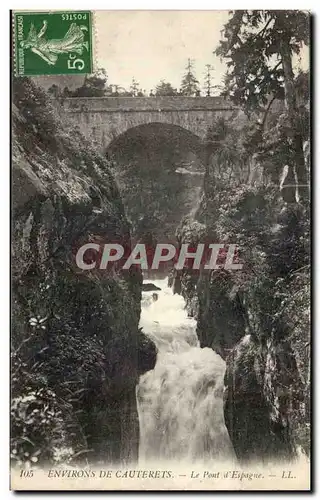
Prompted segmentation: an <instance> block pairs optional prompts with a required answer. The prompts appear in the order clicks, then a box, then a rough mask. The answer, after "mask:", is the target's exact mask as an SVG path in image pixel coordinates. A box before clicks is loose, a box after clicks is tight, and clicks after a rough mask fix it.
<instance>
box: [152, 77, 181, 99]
mask: <svg viewBox="0 0 320 500" xmlns="http://www.w3.org/2000/svg"><path fill="white" fill-rule="evenodd" d="M154 94H155V95H156V96H166V95H167V96H173V95H178V91H177V89H175V88H174V87H173V86H172V85H171V83H169V82H166V81H165V80H161V81H160V83H158V85H157V86H156V88H155V91H154Z"/></svg>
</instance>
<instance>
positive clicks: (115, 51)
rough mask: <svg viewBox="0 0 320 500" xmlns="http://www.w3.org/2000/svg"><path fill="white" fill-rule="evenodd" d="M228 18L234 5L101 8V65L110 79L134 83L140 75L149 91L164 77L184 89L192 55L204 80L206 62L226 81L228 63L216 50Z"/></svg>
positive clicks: (98, 27) (98, 24)
mask: <svg viewBox="0 0 320 500" xmlns="http://www.w3.org/2000/svg"><path fill="white" fill-rule="evenodd" d="M227 20H228V11H96V13H95V29H96V35H97V36H96V40H97V46H96V54H97V62H98V65H99V67H103V68H105V69H106V71H107V74H108V83H109V84H118V85H121V86H123V87H125V88H127V89H128V88H129V87H130V85H131V82H132V77H134V78H135V79H136V80H137V81H138V82H139V84H140V87H141V88H142V90H146V91H147V92H149V91H150V90H151V89H154V88H155V86H156V85H157V84H158V83H159V82H160V80H161V79H164V80H166V81H169V82H170V83H171V84H172V85H173V86H174V87H176V88H178V89H179V87H180V84H181V79H182V76H183V74H184V73H185V67H186V65H187V62H188V58H189V57H190V58H191V59H193V60H194V73H195V75H196V77H197V79H198V80H199V82H200V85H201V86H203V84H204V73H205V69H206V68H205V65H206V64H211V65H212V66H213V67H214V70H213V71H212V84H213V85H217V84H220V83H221V82H222V77H223V75H224V73H225V71H226V67H225V65H224V64H223V63H222V62H221V61H220V58H218V57H216V56H214V55H213V51H214V49H215V48H216V47H217V46H218V43H219V40H220V38H221V30H222V29H223V25H224V24H225V23H226V21H227Z"/></svg>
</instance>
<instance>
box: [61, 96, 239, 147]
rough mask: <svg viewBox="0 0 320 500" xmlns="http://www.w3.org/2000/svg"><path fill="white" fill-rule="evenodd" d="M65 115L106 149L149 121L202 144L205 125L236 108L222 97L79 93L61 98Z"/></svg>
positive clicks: (192, 142) (191, 141) (228, 114)
mask: <svg viewBox="0 0 320 500" xmlns="http://www.w3.org/2000/svg"><path fill="white" fill-rule="evenodd" d="M58 107H59V111H60V114H61V115H62V116H63V118H64V119H67V121H68V122H69V123H71V124H73V125H76V126H78V127H79V129H80V131H81V132H82V133H83V135H84V136H85V137H87V138H88V139H91V140H93V141H94V142H95V143H96V145H97V146H98V147H99V149H101V150H102V152H106V151H107V150H108V149H109V148H110V147H111V148H112V144H114V143H115V142H116V141H117V140H118V139H119V138H120V137H123V136H124V134H126V133H128V132H129V131H132V129H135V128H139V127H140V128H141V127H142V128H143V130H144V132H143V133H146V131H147V130H148V125H152V126H153V129H154V125H155V124H157V125H158V127H159V130H161V124H162V125H163V126H164V127H165V128H167V129H168V128H169V127H171V128H172V134H173V135H175V134H178V135H179V134H180V136H184V140H186V141H187V142H188V144H191V145H193V146H194V147H195V149H196V147H197V145H198V148H199V147H201V144H202V142H203V139H204V138H205V136H206V133H207V130H208V127H209V126H210V125H211V124H212V123H214V121H216V120H217V118H219V117H221V116H226V117H228V116H230V115H232V114H233V113H234V112H235V108H234V107H233V106H232V105H231V104H230V103H229V102H228V101H226V100H225V99H224V98H222V97H184V96H172V97H171V96H164V97H79V98H67V99H64V100H63V101H61V102H60V105H59V106H58Z"/></svg>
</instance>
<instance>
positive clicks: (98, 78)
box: [71, 68, 108, 97]
mask: <svg viewBox="0 0 320 500" xmlns="http://www.w3.org/2000/svg"><path fill="white" fill-rule="evenodd" d="M107 79H108V77H107V73H106V70H105V69H104V68H99V69H98V70H97V71H96V72H95V73H93V74H92V75H86V77H85V80H84V83H83V85H82V86H81V87H79V88H78V89H76V90H75V91H74V92H72V96H71V97H103V96H104V95H105V93H106V85H107Z"/></svg>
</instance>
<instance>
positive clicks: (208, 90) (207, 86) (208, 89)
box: [204, 64, 213, 97]
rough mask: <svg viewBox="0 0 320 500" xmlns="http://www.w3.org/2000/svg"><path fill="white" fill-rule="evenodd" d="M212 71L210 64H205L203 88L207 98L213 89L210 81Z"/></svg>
mask: <svg viewBox="0 0 320 500" xmlns="http://www.w3.org/2000/svg"><path fill="white" fill-rule="evenodd" d="M212 70H213V66H211V64H206V72H205V77H204V87H205V92H206V96H207V97H210V96H211V90H212V88H213V85H212V84H211V81H212V77H211V71H212Z"/></svg>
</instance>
